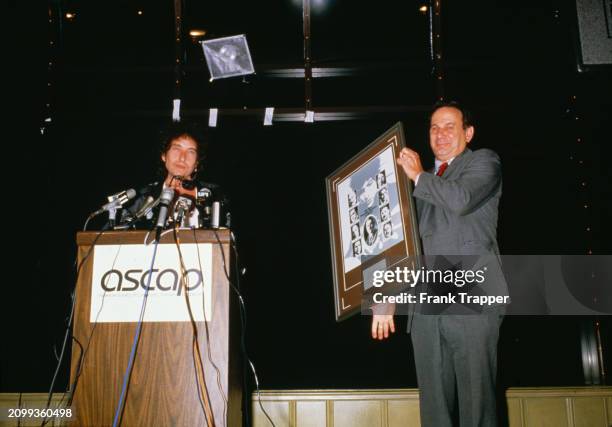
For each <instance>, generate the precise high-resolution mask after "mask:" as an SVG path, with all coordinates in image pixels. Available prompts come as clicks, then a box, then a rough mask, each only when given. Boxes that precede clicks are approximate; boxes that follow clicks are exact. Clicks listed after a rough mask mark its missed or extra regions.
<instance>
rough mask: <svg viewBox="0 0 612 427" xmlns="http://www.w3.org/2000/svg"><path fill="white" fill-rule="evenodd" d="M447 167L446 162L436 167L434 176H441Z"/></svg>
mask: <svg viewBox="0 0 612 427" xmlns="http://www.w3.org/2000/svg"><path fill="white" fill-rule="evenodd" d="M447 167H448V163H447V162H444V163H442V164H441V165H440V166H439V167H438V172H436V175H437V176H442V174H443V173H444V171H445V170H446V168H447Z"/></svg>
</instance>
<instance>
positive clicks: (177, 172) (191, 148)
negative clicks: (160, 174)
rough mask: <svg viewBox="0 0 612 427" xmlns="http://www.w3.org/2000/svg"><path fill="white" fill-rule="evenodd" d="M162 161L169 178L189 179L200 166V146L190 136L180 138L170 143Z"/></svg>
mask: <svg viewBox="0 0 612 427" xmlns="http://www.w3.org/2000/svg"><path fill="white" fill-rule="evenodd" d="M161 159H162V161H163V162H164V165H165V166H166V170H167V171H168V175H169V176H182V177H183V178H189V177H191V174H192V173H193V171H194V170H195V168H196V166H197V165H198V145H197V144H196V142H195V141H194V140H193V139H192V138H190V137H188V136H181V137H178V138H177V139H175V140H173V141H172V142H171V143H170V147H168V151H166V152H165V153H164V154H162V156H161Z"/></svg>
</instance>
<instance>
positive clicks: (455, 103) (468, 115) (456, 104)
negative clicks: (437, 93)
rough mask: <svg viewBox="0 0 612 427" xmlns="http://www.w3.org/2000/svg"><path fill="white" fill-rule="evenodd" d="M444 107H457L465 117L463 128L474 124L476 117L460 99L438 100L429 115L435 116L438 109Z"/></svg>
mask: <svg viewBox="0 0 612 427" xmlns="http://www.w3.org/2000/svg"><path fill="white" fill-rule="evenodd" d="M444 107H451V108H456V109H457V110H459V111H460V112H461V117H462V118H463V129H467V128H469V127H470V126H474V117H473V116H472V113H471V112H470V110H468V109H467V108H465V107H464V106H463V105H462V104H461V103H460V102H458V101H438V102H436V103H435V104H434V105H433V107H432V109H431V114H430V115H429V117H430V118H431V116H433V114H434V113H435V112H436V111H438V110H439V109H440V108H444Z"/></svg>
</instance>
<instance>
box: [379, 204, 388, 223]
mask: <svg viewBox="0 0 612 427" xmlns="http://www.w3.org/2000/svg"><path fill="white" fill-rule="evenodd" d="M390 218H391V210H390V209H389V205H385V206H383V207H382V208H380V220H381V222H385V221H388V220H389V219H390Z"/></svg>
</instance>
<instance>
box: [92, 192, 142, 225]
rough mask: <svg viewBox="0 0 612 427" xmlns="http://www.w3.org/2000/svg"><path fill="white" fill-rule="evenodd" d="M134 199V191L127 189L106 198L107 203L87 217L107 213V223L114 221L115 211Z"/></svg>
mask: <svg viewBox="0 0 612 427" xmlns="http://www.w3.org/2000/svg"><path fill="white" fill-rule="evenodd" d="M134 197H136V190H134V189H133V188H129V189H127V190H125V191H121V192H119V193H117V194H113V195H111V196H108V197H107V199H108V203H106V204H105V205H103V206H102V207H101V208H100V209H98V210H97V211H95V212H94V213H92V214H91V215H90V216H89V217H90V218H93V217H94V216H96V215H100V214H101V213H102V212H105V211H108V216H109V221H114V220H115V216H116V215H117V209H119V208H121V207H122V206H123V205H125V204H126V203H127V202H128V201H129V200H132V199H133V198H134Z"/></svg>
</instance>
